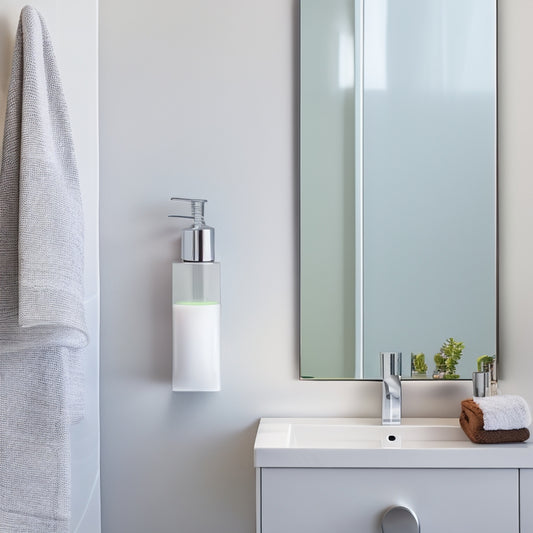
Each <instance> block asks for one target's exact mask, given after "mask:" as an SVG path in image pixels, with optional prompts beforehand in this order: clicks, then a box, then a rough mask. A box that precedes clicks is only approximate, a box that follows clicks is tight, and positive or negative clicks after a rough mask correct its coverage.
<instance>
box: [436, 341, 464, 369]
mask: <svg viewBox="0 0 533 533" xmlns="http://www.w3.org/2000/svg"><path fill="white" fill-rule="evenodd" d="M464 347H465V345H464V343H463V342H459V341H456V340H455V339H454V338H453V337H450V338H449V339H447V340H446V341H445V342H444V344H443V345H442V346H441V348H440V352H439V353H437V354H435V357H434V359H435V365H436V368H435V372H433V378H434V379H459V377H460V376H459V374H457V373H456V371H455V370H456V367H457V363H458V362H459V359H461V356H462V355H463V350H464Z"/></svg>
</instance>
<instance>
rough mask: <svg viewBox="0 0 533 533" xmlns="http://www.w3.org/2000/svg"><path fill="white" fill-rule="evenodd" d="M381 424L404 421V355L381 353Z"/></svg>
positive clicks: (399, 353)
mask: <svg viewBox="0 0 533 533" xmlns="http://www.w3.org/2000/svg"><path fill="white" fill-rule="evenodd" d="M380 356H381V377H382V378H383V382H382V395H381V423H382V424H383V425H391V424H400V423H401V420H402V354H401V352H381V353H380Z"/></svg>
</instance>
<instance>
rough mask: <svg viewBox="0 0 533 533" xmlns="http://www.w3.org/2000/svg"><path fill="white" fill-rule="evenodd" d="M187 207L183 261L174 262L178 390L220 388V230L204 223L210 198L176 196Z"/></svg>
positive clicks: (174, 376) (174, 374)
mask: <svg viewBox="0 0 533 533" xmlns="http://www.w3.org/2000/svg"><path fill="white" fill-rule="evenodd" d="M171 200H178V201H180V203H181V204H182V206H185V207H186V208H187V214H184V215H170V216H171V217H179V218H190V219H192V220H193V225H192V226H191V227H189V228H187V229H185V230H184V231H183V234H182V239H181V261H179V262H176V263H173V264H172V390H173V391H219V390H220V263H216V262H215V229H214V228H211V227H209V226H207V225H206V224H205V220H204V206H205V203H206V202H207V200H195V199H190V198H171Z"/></svg>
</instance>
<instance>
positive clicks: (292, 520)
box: [258, 468, 533, 533]
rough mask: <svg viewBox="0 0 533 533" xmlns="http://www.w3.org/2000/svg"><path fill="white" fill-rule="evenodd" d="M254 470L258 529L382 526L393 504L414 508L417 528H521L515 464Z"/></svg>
mask: <svg viewBox="0 0 533 533" xmlns="http://www.w3.org/2000/svg"><path fill="white" fill-rule="evenodd" d="M258 476H259V480H258V489H259V490H258V497H259V501H260V505H259V507H258V511H259V513H260V517H259V518H260V519H259V521H258V522H259V524H258V528H259V530H258V533H326V532H327V533H329V532H334V533H381V525H380V524H381V517H382V515H383V513H384V512H385V511H386V509H387V508H389V507H390V506H393V505H394V506H396V505H400V506H405V507H408V508H410V509H411V510H412V511H414V513H415V514H416V515H417V516H418V519H419V521H420V531H421V532H422V533H477V532H479V533H518V532H519V531H520V530H519V470H518V469H431V468H428V469H425V468H424V469H414V468H413V469H411V468H408V469H404V468H261V469H260V470H259V472H258ZM532 505H533V501H532ZM526 531H529V532H532V531H533V529H529V530H525V529H524V530H523V531H522V533H526Z"/></svg>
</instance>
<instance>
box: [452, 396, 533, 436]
mask: <svg viewBox="0 0 533 533" xmlns="http://www.w3.org/2000/svg"><path fill="white" fill-rule="evenodd" d="M461 408H462V409H461V416H460V417H459V423H460V424H461V427H462V428H463V431H464V432H465V434H466V436H467V437H468V438H469V439H470V440H471V441H472V442H475V443H477V444H500V443H504V442H524V441H525V440H527V439H529V429H527V428H520V429H495V430H486V429H483V411H482V410H481V409H480V407H479V405H478V404H477V403H476V402H475V401H474V400H473V399H469V400H463V401H462V402H461Z"/></svg>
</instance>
